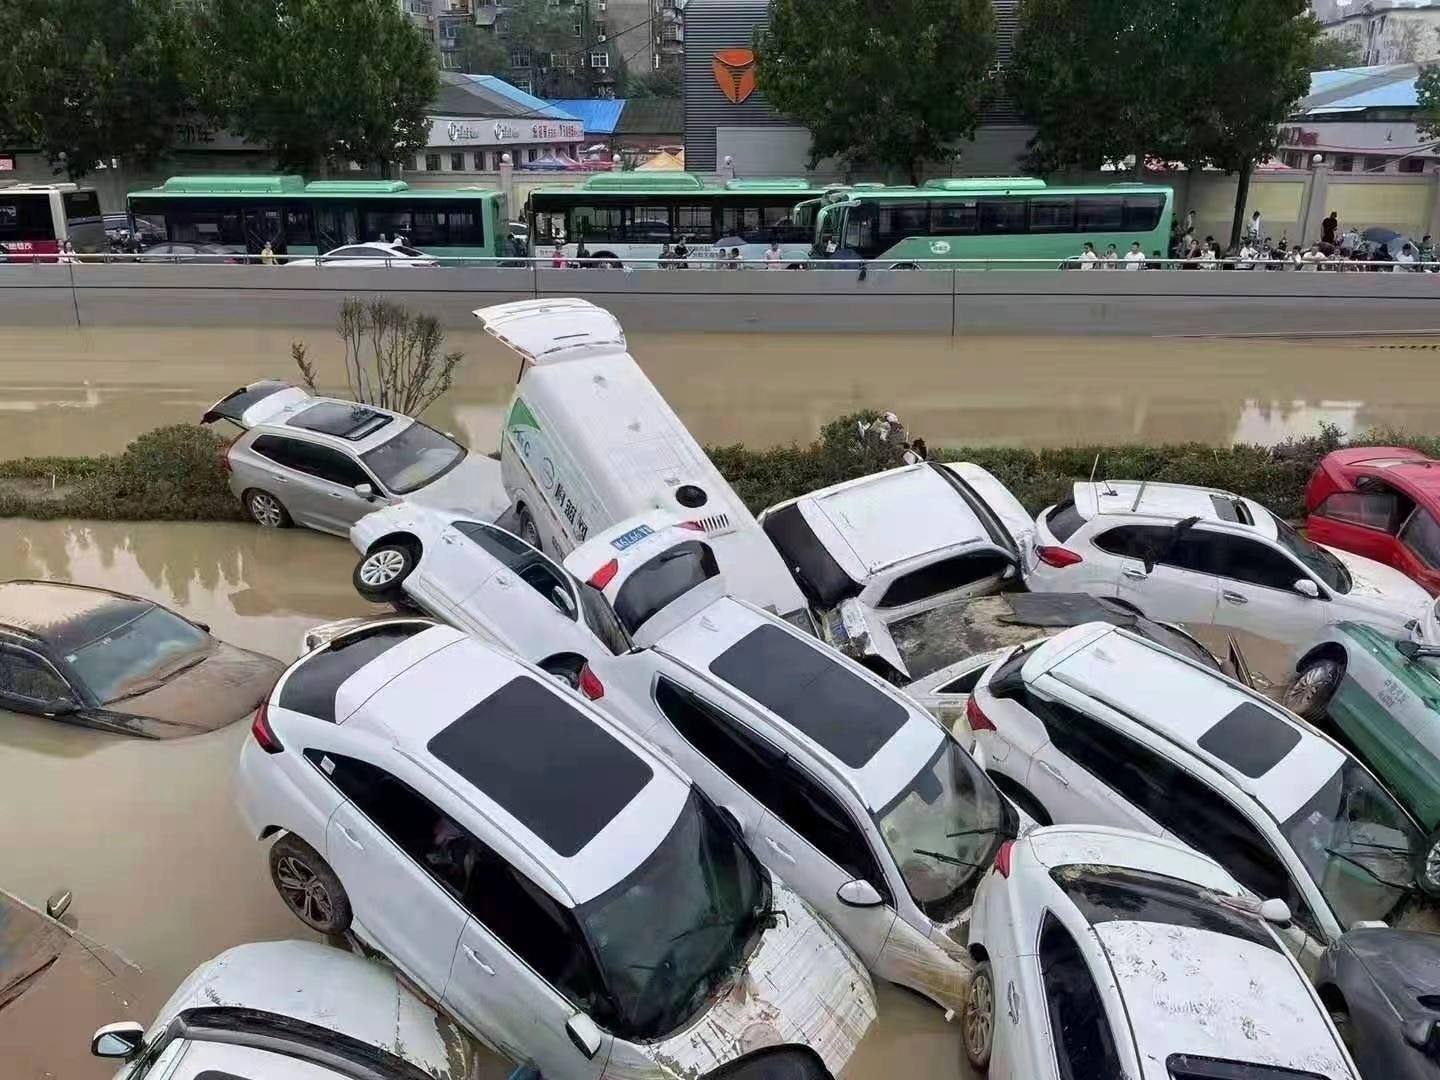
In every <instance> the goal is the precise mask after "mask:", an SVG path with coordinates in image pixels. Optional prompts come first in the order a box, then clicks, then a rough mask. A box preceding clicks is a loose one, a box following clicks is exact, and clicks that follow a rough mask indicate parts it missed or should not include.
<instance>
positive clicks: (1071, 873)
mask: <svg viewBox="0 0 1440 1080" xmlns="http://www.w3.org/2000/svg"><path fill="white" fill-rule="evenodd" d="M1288 914H1289V913H1288V912H1287V911H1286V908H1285V905H1284V903H1283V902H1281V901H1279V900H1275V899H1267V900H1264V901H1261V900H1257V899H1255V898H1253V897H1251V896H1249V895H1247V893H1246V891H1245V889H1244V888H1243V887H1242V886H1241V885H1240V883H1239V882H1237V881H1236V880H1235V878H1233V877H1232V876H1231V875H1230V874H1229V873H1228V872H1226V870H1225V869H1224V868H1222V867H1221V866H1220V865H1219V864H1217V863H1216V862H1215V861H1214V860H1212V859H1209V858H1206V857H1205V856H1203V855H1200V854H1197V853H1196V852H1193V851H1191V850H1189V849H1188V848H1186V847H1185V846H1184V845H1182V844H1178V843H1175V842H1174V841H1170V840H1166V839H1162V838H1160V837H1139V836H1136V835H1135V834H1133V833H1127V832H1125V831H1123V830H1120V829H1099V828H1095V827H1093V826H1092V827H1089V828H1076V827H1069V826H1056V827H1053V828H1048V829H1037V830H1035V831H1034V832H1032V833H1030V834H1029V835H1027V836H1025V837H1022V838H1021V839H1018V840H1016V841H1014V843H1008V844H1006V845H1005V846H1004V847H1003V848H1001V850H1000V851H999V852H998V853H997V854H996V856H995V865H994V869H993V870H992V871H991V872H990V873H988V874H987V875H986V876H985V879H984V880H983V881H982V882H981V884H980V889H979V891H978V892H977V894H976V897H975V917H974V920H973V921H972V923H971V931H970V948H971V950H972V951H973V952H974V954H975V958H976V961H977V962H978V964H979V967H978V969H977V971H976V973H975V979H974V981H973V982H972V983H971V988H970V999H969V1001H968V1002H967V1003H966V1007H965V1013H964V1018H963V1021H962V1024H961V1037H962V1041H963V1042H964V1045H965V1056H966V1057H967V1058H968V1059H969V1060H970V1063H971V1064H972V1065H973V1066H975V1067H976V1068H978V1069H980V1070H982V1071H983V1070H987V1069H988V1072H989V1075H990V1076H991V1077H992V1078H994V1080H1032V1078H1034V1077H1042V1076H1046V1077H1054V1076H1060V1077H1073V1078H1074V1080H1081V1078H1082V1077H1084V1078H1090V1077H1094V1078H1097V1080H1098V1078H1099V1077H1155V1078H1157V1080H1158V1078H1159V1077H1165V1078H1167V1080H1242V1078H1244V1080H1269V1078H1273V1080H1286V1078H1291V1080H1302V1078H1303V1080H1321V1078H1325V1080H1360V1074H1359V1073H1358V1072H1356V1070H1355V1064H1354V1062H1353V1061H1352V1060H1351V1059H1350V1056H1349V1054H1348V1053H1347V1052H1346V1050H1345V1047H1344V1045H1343V1044H1342V1042H1341V1039H1340V1036H1339V1033H1338V1032H1337V1031H1336V1030H1335V1026H1334V1024H1333V1023H1332V1022H1331V1020H1330V1018H1329V1017H1328V1016H1327V1015H1326V1008H1325V1006H1324V1004H1322V1002H1321V1000H1320V998H1319V996H1318V995H1317V994H1316V992H1315V991H1314V989H1312V988H1311V986H1310V984H1309V982H1308V981H1307V980H1306V978H1305V973H1304V972H1303V971H1302V970H1301V969H1300V967H1299V966H1298V965H1297V964H1296V963H1295V961H1294V959H1293V958H1292V957H1291V956H1290V955H1289V954H1288V953H1287V952H1286V950H1285V948H1284V946H1283V945H1282V944H1281V942H1280V940H1279V939H1278V938H1277V936H1276V934H1275V929H1274V924H1275V923H1283V922H1284V921H1285V919H1286V917H1287V916H1288ZM1374 1075H1379V1074H1374ZM1387 1075H1388V1074H1387Z"/></svg>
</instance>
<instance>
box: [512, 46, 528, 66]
mask: <svg viewBox="0 0 1440 1080" xmlns="http://www.w3.org/2000/svg"><path fill="white" fill-rule="evenodd" d="M510 66H511V67H512V68H528V67H529V66H530V50H529V49H517V50H516V51H515V52H512V53H511V54H510Z"/></svg>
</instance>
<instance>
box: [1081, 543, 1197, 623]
mask: <svg viewBox="0 0 1440 1080" xmlns="http://www.w3.org/2000/svg"><path fill="white" fill-rule="evenodd" d="M1112 534H1119V535H1112ZM1102 541H1104V542H1105V543H1106V544H1109V545H1110V546H1109V547H1105V546H1103V545H1102ZM1095 543H1096V546H1097V547H1100V548H1101V550H1102V551H1103V550H1109V551H1111V553H1112V554H1114V555H1116V556H1117V559H1118V565H1117V574H1116V579H1115V597H1116V599H1118V600H1123V601H1124V602H1125V603H1127V604H1130V605H1131V606H1132V607H1135V608H1137V609H1138V610H1139V611H1140V612H1141V613H1143V614H1144V615H1146V616H1148V617H1149V618H1151V619H1158V620H1162V621H1165V622H1178V623H1192V624H1195V625H1200V626H1203V625H1205V624H1207V623H1210V622H1213V621H1214V618H1215V605H1216V603H1217V601H1218V599H1219V597H1218V593H1219V589H1218V587H1217V585H1216V582H1215V578H1214V576H1213V574H1211V573H1210V572H1209V571H1208V570H1207V569H1206V568H1205V567H1204V565H1203V563H1202V562H1201V561H1200V560H1199V557H1198V555H1199V551H1198V549H1197V545H1200V544H1202V542H1201V541H1200V540H1197V538H1196V536H1195V530H1194V529H1193V527H1189V526H1188V523H1181V525H1177V526H1174V527H1163V526H1154V525H1134V526H1124V527H1122V528H1121V529H1117V530H1111V532H1110V533H1102V534H1101V535H1100V536H1097V537H1096V538H1095Z"/></svg>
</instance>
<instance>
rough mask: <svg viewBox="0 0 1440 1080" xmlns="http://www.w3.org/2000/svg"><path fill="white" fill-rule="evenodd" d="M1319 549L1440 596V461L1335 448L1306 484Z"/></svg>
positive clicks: (1401, 452) (1309, 524)
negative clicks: (1361, 560) (1350, 556)
mask: <svg viewBox="0 0 1440 1080" xmlns="http://www.w3.org/2000/svg"><path fill="white" fill-rule="evenodd" d="M1305 509H1306V511H1307V513H1308V514H1309V516H1308V517H1307V518H1306V519H1305V532H1306V535H1308V536H1309V537H1310V539H1312V540H1314V541H1315V542H1316V543H1317V544H1328V545H1329V546H1330V547H1333V548H1339V549H1340V550H1341V551H1350V552H1354V553H1355V554H1356V555H1363V556H1364V557H1365V558H1367V559H1373V560H1374V561H1375V562H1378V563H1384V564H1385V565H1386V566H1392V567H1394V568H1395V569H1396V570H1399V571H1400V572H1401V573H1402V574H1404V575H1405V576H1406V577H1408V578H1410V579H1411V580H1412V581H1416V582H1419V583H1420V584H1421V585H1422V586H1424V587H1425V588H1426V589H1427V590H1429V591H1430V593H1431V594H1432V595H1440V461H1436V460H1435V459H1434V458H1428V457H1426V456H1425V455H1424V454H1422V453H1420V452H1419V451H1418V450H1407V449H1406V448H1405V447H1403V446H1364V447H1359V446H1357V447H1350V448H1348V449H1345V450H1335V451H1333V452H1331V453H1329V454H1326V455H1325V457H1324V458H1323V459H1322V460H1321V462H1320V464H1319V465H1318V466H1317V467H1316V469H1315V472H1314V474H1313V475H1312V476H1311V477H1310V482H1309V483H1308V484H1307V485H1306V486H1305Z"/></svg>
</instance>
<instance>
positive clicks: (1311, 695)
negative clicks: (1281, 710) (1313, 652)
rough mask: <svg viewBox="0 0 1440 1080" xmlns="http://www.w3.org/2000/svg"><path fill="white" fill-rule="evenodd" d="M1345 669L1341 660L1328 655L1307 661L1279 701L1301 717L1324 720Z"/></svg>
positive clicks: (1303, 718)
mask: <svg viewBox="0 0 1440 1080" xmlns="http://www.w3.org/2000/svg"><path fill="white" fill-rule="evenodd" d="M1344 674H1345V671H1344V668H1343V667H1342V666H1341V664H1340V661H1339V660H1336V659H1334V658H1333V657H1329V656H1317V657H1315V658H1313V659H1311V660H1307V661H1306V662H1305V663H1304V664H1303V665H1302V666H1301V667H1300V670H1299V671H1297V672H1296V673H1295V678H1294V680H1293V681H1292V682H1291V683H1290V685H1289V686H1287V687H1286V688H1285V693H1284V694H1283V695H1282V696H1281V698H1280V704H1282V705H1284V706H1285V708H1287V709H1289V710H1290V711H1291V712H1293V713H1294V714H1295V715H1296V716H1299V717H1300V718H1301V719H1302V720H1307V721H1309V722H1310V723H1312V724H1319V723H1322V722H1324V720H1325V718H1326V709H1327V708H1328V707H1329V705H1330V699H1331V698H1332V697H1334V696H1335V691H1336V690H1338V689H1339V688H1340V680H1341V679H1342V678H1343V677H1344Z"/></svg>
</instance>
